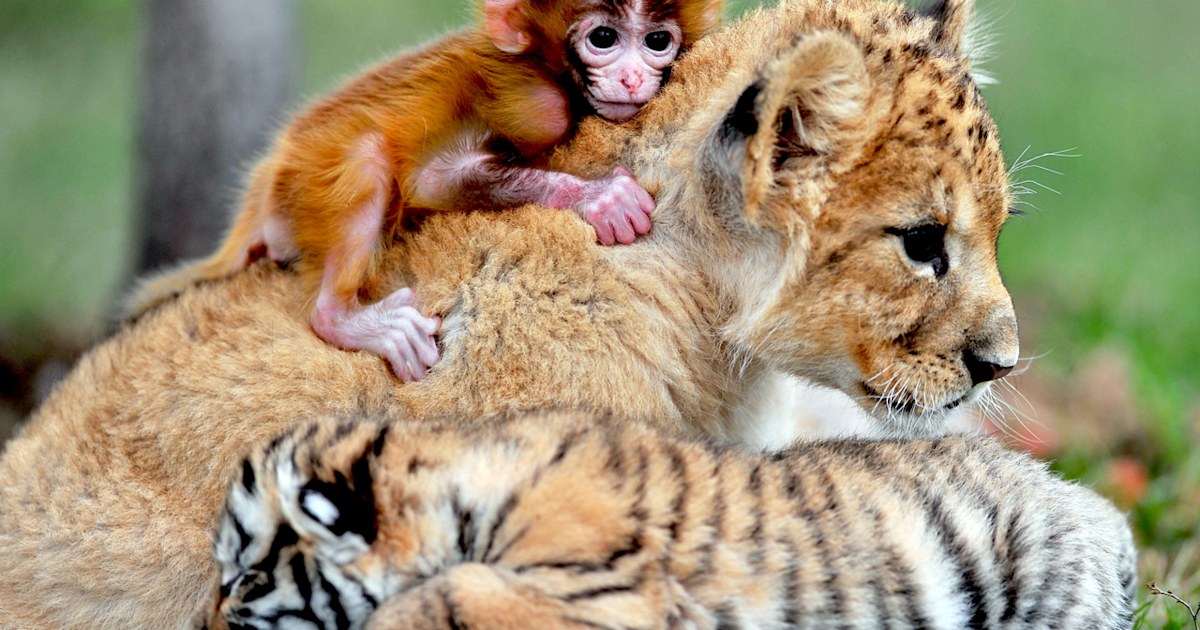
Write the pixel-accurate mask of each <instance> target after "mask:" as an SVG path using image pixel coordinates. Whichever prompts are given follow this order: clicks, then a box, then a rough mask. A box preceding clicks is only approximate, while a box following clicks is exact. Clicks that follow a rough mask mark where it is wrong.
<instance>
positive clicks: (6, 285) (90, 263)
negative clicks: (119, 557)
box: [0, 0, 1200, 628]
mask: <svg viewBox="0 0 1200 630" xmlns="http://www.w3.org/2000/svg"><path fill="white" fill-rule="evenodd" d="M753 4H758V3H757V2H753V1H748V0H743V1H740V2H738V1H735V2H730V5H731V6H730V12H731V13H735V14H736V13H737V12H740V11H741V10H742V9H744V8H745V7H747V6H750V5H753ZM980 4H981V5H982V9H983V10H984V11H985V12H986V13H989V14H991V15H992V16H993V17H994V19H995V22H996V30H997V31H998V34H999V42H998V45H997V47H996V50H997V52H998V53H999V57H998V58H997V59H996V60H994V61H993V62H991V63H990V64H988V68H989V69H990V70H991V72H992V73H993V74H995V75H996V76H997V77H998V78H999V79H1000V81H1001V82H1000V84H999V85H996V86H992V87H989V88H987V89H986V90H985V95H986V96H987V99H988V101H989V105H990V108H991V110H992V112H993V114H994V116H995V118H996V120H997V122H998V123H999V125H1000V129H1001V135H1002V137H1003V139H1004V143H1005V149H1006V153H1007V155H1008V156H1009V158H1010V161H1011V160H1013V159H1015V158H1016V157H1017V156H1018V155H1019V154H1020V153H1021V152H1022V151H1023V150H1025V149H1026V147H1029V151H1030V154H1039V153H1043V152H1052V151H1059V150H1065V149H1071V150H1072V153H1074V154H1077V155H1078V156H1079V157H1075V158H1061V159H1052V158H1050V159H1046V160H1043V161H1040V162H1038V164H1041V165H1043V166H1046V167H1048V168H1052V169H1055V170H1058V171H1060V172H1062V175H1054V174H1050V173H1046V172H1042V171H1038V170H1036V169H1026V170H1025V171H1022V172H1020V173H1017V174H1016V176H1017V177H1018V178H1021V177H1023V176H1026V175H1029V176H1032V177H1033V178H1034V179H1036V180H1037V181H1038V182H1040V183H1042V184H1044V185H1047V186H1050V187H1053V188H1055V189H1057V190H1058V191H1059V192H1060V193H1061V194H1053V193H1050V192H1042V193H1040V194H1038V195H1037V196H1035V197H1032V198H1029V199H1028V200H1029V201H1032V202H1033V203H1034V204H1036V205H1037V208H1038V209H1031V210H1030V211H1029V213H1028V216H1026V217H1024V218H1022V219H1018V220H1014V221H1012V222H1010V224H1009V226H1008V227H1006V229H1005V233H1004V235H1003V237H1002V239H1001V267H1002V270H1003V272H1004V274H1005V277H1006V280H1007V282H1008V284H1009V286H1010V288H1011V289H1012V291H1013V294H1014V299H1015V301H1016V303H1017V308H1018V311H1019V313H1020V314H1021V324H1022V327H1023V329H1024V330H1025V331H1026V332H1027V333H1029V334H1027V335H1026V339H1027V340H1028V342H1029V343H1027V348H1026V350H1025V353H1026V354H1027V355H1043V354H1044V355H1045V356H1044V357H1042V358H1040V359H1038V360H1037V361H1036V362H1035V363H1034V367H1033V370H1032V372H1031V376H1032V377H1034V378H1039V379H1042V380H1045V381H1047V382H1053V383H1062V382H1066V381H1068V380H1069V379H1070V378H1072V376H1073V375H1078V374H1081V373H1083V372H1085V371H1086V369H1087V367H1088V365H1089V362H1090V361H1092V358H1091V357H1093V356H1094V353H1095V352H1096V351H1097V349H1109V350H1111V351H1113V352H1116V353H1117V354H1118V355H1120V356H1122V357H1125V358H1126V359H1127V363H1128V369H1129V374H1128V379H1127V380H1128V381H1129V383H1128V387H1129V389H1130V392H1131V393H1132V395H1133V398H1134V400H1135V403H1136V404H1135V411H1134V413H1135V415H1136V420H1137V424H1136V429H1135V430H1134V431H1133V432H1132V434H1131V435H1117V436H1114V437H1113V439H1111V440H1109V441H1107V442H1106V444H1107V445H1106V446H1104V447H1102V448H1101V447H1096V446H1089V447H1082V446H1079V445H1077V444H1067V445H1066V446H1065V447H1063V448H1062V449H1060V450H1059V451H1057V452H1054V453H1052V455H1053V456H1054V457H1055V460H1056V463H1055V465H1056V467H1057V468H1058V469H1059V470H1060V471H1062V472H1063V473H1064V474H1066V475H1068V476H1070V477H1072V478H1077V479H1081V480H1083V481H1085V482H1087V483H1090V484H1093V485H1097V486H1099V487H1100V488H1101V489H1102V490H1105V491H1112V489H1111V487H1110V486H1112V484H1113V483H1114V482H1113V480H1112V479H1110V478H1108V474H1109V473H1108V470H1109V468H1108V467H1109V465H1110V463H1111V462H1112V461H1114V459H1115V458H1118V457H1131V458H1133V459H1135V460H1136V461H1138V462H1140V465H1142V466H1144V468H1145V469H1146V470H1147V471H1148V472H1149V475H1150V481H1149V484H1148V486H1147V488H1146V490H1145V492H1144V493H1143V494H1142V495H1141V496H1140V497H1138V498H1137V500H1136V502H1134V503H1133V504H1131V505H1128V506H1127V507H1128V509H1130V514H1131V521H1132V522H1133V524H1134V526H1135V528H1136V530H1137V533H1138V536H1139V540H1140V542H1141V544H1142V545H1143V546H1144V547H1145V548H1146V550H1147V553H1146V554H1145V555H1146V558H1147V560H1146V563H1147V564H1146V565H1145V573H1146V579H1152V578H1153V579H1159V580H1160V585H1161V586H1162V587H1163V588H1165V589H1167V588H1169V589H1173V590H1175V592H1176V593H1178V594H1180V595H1181V596H1182V597H1184V598H1185V599H1190V600H1191V601H1200V580H1197V579H1195V574H1196V572H1197V571H1200V553H1195V554H1191V555H1189V554H1188V553H1185V552H1186V551H1187V550H1188V549H1191V548H1192V547H1189V545H1193V546H1194V545H1195V544H1196V540H1197V538H1198V533H1200V525H1198V523H1197V520H1198V516H1197V512H1200V507H1198V506H1200V454H1198V451H1197V449H1196V448H1194V446H1193V445H1194V444H1197V440H1198V439H1200V435H1198V433H1200V383H1198V382H1197V375H1198V374H1200V308H1198V306H1200V177H1197V175H1196V174H1197V173H1200V116H1197V115H1196V107H1197V105H1196V104H1197V103H1200V80H1197V75H1196V60H1198V59H1200V38H1197V37H1196V36H1195V34H1194V30H1195V27H1196V25H1197V24H1200V2H1196V1H1195V0H1162V1H1161V2H1157V3H1154V5H1153V7H1150V6H1146V7H1142V6H1140V5H1131V4H1123V5H1118V4H1111V3H1096V2H1094V1H1093V0H1054V1H1053V2H1048V1H1043V2H1014V1H1013V0H990V1H989V0H980ZM467 6H468V3H467V2H466V1H465V0H462V1H460V0H454V1H450V2H440V3H433V2H424V1H420V2H418V1H416V0H413V1H410V2H395V1H394V0H367V1H360V2H355V3H353V6H352V8H351V7H349V6H348V5H346V4H344V3H331V2H322V1H319V0H303V1H301V2H299V17H300V24H301V31H302V32H301V37H300V39H301V41H302V43H303V56H304V60H303V61H304V64H303V67H304V69H305V70H304V74H303V81H302V89H301V93H300V94H298V95H297V98H296V104H297V105H298V104H299V103H302V102H304V101H305V100H307V99H308V97H311V96H312V95H316V94H320V93H322V92H325V91H327V90H329V89H331V88H332V87H333V86H334V85H336V84H337V83H338V82H339V81H340V80H342V79H343V78H344V77H346V76H348V75H350V74H352V73H354V72H355V71H356V70H358V69H359V68H361V67H362V66H364V65H366V64H368V63H370V62H373V61H375V60H378V59H379V58H381V57H383V56H384V55H386V54H388V53H390V52H392V51H394V50H396V49H397V48H401V47H404V46H411V45H413V44H415V43H418V42H421V41H424V40H427V39H430V38H432V37H435V36H436V35H438V34H440V33H442V32H445V31H446V30H448V29H450V28H454V27H456V26H458V25H461V24H464V23H466V22H467V21H468V20H469V19H470V15H471V12H470V10H469V9H468V8H466V7H467ZM137 7H138V5H137V3H136V2H134V0H56V1H55V2H45V1H43V0H6V1H5V2H4V3H0V355H7V356H8V357H9V358H10V360H13V359H14V358H15V360H17V361H36V360H37V357H39V356H41V355H44V354H46V353H49V352H51V351H54V349H55V348H58V347H61V346H64V345H65V346H68V347H71V346H81V345H82V344H84V343H86V342H87V341H88V340H89V339H91V338H93V337H94V336H95V335H97V334H98V333H99V332H100V331H102V330H103V328H104V325H105V322H106V318H107V316H108V313H109V312H110V309H111V308H112V307H111V305H112V303H113V302H114V300H115V296H116V295H117V293H118V291H119V290H120V289H121V287H122V286H123V284H124V283H125V282H126V275H127V274H128V269H129V265H130V262H129V259H128V253H129V252H130V251H131V248H132V244H131V237H130V234H131V225H132V224H133V221H134V218H133V216H132V213H131V207H132V203H133V194H132V191H133V178H134V172H133V139H134V129H135V121H136V107H137V103H136V94H137V87H138V80H137V72H138V67H139V39H138V29H139V27H140V24H139V16H138V10H137ZM0 367H2V366H0ZM0 374H2V372H0ZM1081 391H1085V392H1086V388H1085V389H1084V390H1081ZM1079 396H1083V397H1086V393H1085V394H1080V395H1078V396H1077V397H1079ZM1055 404H1058V403H1055ZM1060 406H1061V407H1062V408H1061V409H1060V408H1056V407H1055V406H1054V404H1051V405H1050V406H1049V407H1043V408H1041V409H1039V410H1038V411H1037V412H1036V413H1037V415H1038V416H1039V417H1043V418H1046V420H1045V422H1046V423H1047V424H1049V425H1050V429H1051V430H1055V431H1060V432H1062V433H1063V434H1064V435H1066V434H1068V433H1070V431H1071V430H1072V426H1073V425H1078V426H1076V427H1075V430H1078V427H1079V426H1082V427H1084V429H1085V430H1087V431H1093V432H1095V433H1101V434H1102V433H1105V432H1116V431H1118V429H1117V428H1116V427H1110V426H1105V425H1103V424H1098V421H1097V420H1096V417H1100V416H1099V415H1097V414H1093V413H1092V412H1090V411H1087V410H1086V406H1085V410H1084V411H1080V410H1079V408H1077V407H1074V406H1071V405H1070V404H1065V403H1064V404H1062V405H1060ZM2 407H3V405H0V412H4V409H3V408H2ZM2 416H3V413H0V424H3V421H2ZM1056 422H1057V423H1060V424H1058V425H1055V424H1054V423H1056ZM1089 423H1090V424H1089ZM1122 430H1123V429H1122ZM2 435H3V427H2V426H0V436H2ZM1156 563H1157V564H1156ZM1172 578H1177V581H1178V582H1179V583H1177V584H1172V583H1167V582H1166V580H1168V579H1172ZM1141 597H1142V599H1143V600H1144V601H1152V605H1151V606H1149V607H1148V608H1147V610H1146V612H1145V615H1146V618H1145V620H1144V621H1143V626H1144V627H1148V628H1149V627H1160V626H1162V627H1190V626H1189V625H1188V624H1189V623H1190V619H1188V618H1187V617H1186V612H1185V611H1183V609H1182V607H1181V606H1178V605H1166V603H1164V602H1163V601H1162V599H1161V598H1158V599H1153V600H1150V599H1149V598H1148V595H1146V594H1145V593H1143V594H1142V595H1141Z"/></svg>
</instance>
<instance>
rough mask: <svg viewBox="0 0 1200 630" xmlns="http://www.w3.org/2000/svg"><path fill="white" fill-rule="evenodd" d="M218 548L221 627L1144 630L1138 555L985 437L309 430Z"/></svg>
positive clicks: (1116, 521)
mask: <svg viewBox="0 0 1200 630" xmlns="http://www.w3.org/2000/svg"><path fill="white" fill-rule="evenodd" d="M215 553H216V559H217V562H218V563H219V565H220V573H221V584H220V586H219V595H217V596H216V597H215V599H216V603H215V605H213V606H212V607H211V608H209V609H208V610H206V611H204V612H202V613H201V615H202V616H203V617H204V618H203V620H202V622H203V623H205V624H207V625H208V627H212V628H224V627H232V628H268V627H283V628H286V627H304V628H311V627H316V628H360V627H364V626H365V627H368V628H468V627H469V628H634V627H636V628H782V627H788V628H791V627H810V628H825V627H832V626H838V627H842V626H849V627H855V628H883V627H888V628H966V627H974V628H1010V627H1014V628H1015V627H1020V628H1027V627H1035V628H1040V627H1058V628H1066V627H1073V628H1127V627H1129V626H1130V625H1131V620H1130V608H1131V593H1132V586H1133V580H1134V563H1135V552H1134V548H1133V542H1132V539H1131V537H1130V531H1129V528H1128V526H1127V525H1126V523H1125V521H1124V519H1123V518H1122V516H1121V515H1120V514H1119V513H1118V512H1117V511H1116V510H1115V509H1114V508H1113V507H1112V505H1110V504H1109V503H1108V502H1106V501H1104V500H1103V499H1101V498H1099V497H1098V496H1097V495H1095V494H1094V493H1092V492H1091V491H1089V490H1087V489H1085V488H1082V487H1079V486H1076V485H1072V484H1070V483H1066V482H1064V481H1062V480H1060V479H1058V478H1057V477H1056V476H1054V475H1053V474H1051V473H1050V472H1048V471H1047V470H1046V467H1045V466H1044V465H1043V464H1041V463H1039V462H1037V461H1035V460H1033V459H1032V458H1030V457H1028V456H1026V455H1024V454H1018V453H1014V452H1010V451H1007V450H1005V449H1004V448H1002V447H1001V446H999V445H998V444H996V443H995V442H993V441H991V440H989V439H980V438H972V439H966V438H946V439H941V440H933V441H917V442H887V441H884V442H866V441H830V442H823V443H812V444H803V445H799V446H795V447H793V448H791V449H790V450H787V451H783V452H779V453H775V454H751V453H746V452H743V451H738V450H734V449H731V448H725V447H721V446H715V445H713V444H708V443H703V442H697V441H685V440H681V439H675V438H667V437H664V436H662V435H661V434H659V433H657V432H655V431H654V430H652V429H649V428H645V427H640V426H636V425H629V424H627V423H615V422H606V421H605V419H604V418H596V417H593V416H590V415H586V414H571V413H557V414H546V415H539V416H531V417H524V418H515V419H502V420H495V421H491V422H480V423H461V422H459V423H449V422H448V423H446V424H438V423H435V422H423V423H411V422H384V421H373V420H361V419H348V420H347V419H342V420H339V419H336V418H324V419H320V420H317V421H314V422H310V423H302V424H301V426H300V427H299V428H297V429H295V430H294V431H291V432H290V433H288V434H286V435H284V436H282V437H280V438H278V439H276V440H275V441H274V442H272V443H271V444H270V445H269V446H267V447H266V448H265V449H260V450H259V451H258V452H255V453H254V454H252V455H251V456H250V457H249V458H248V459H247V460H246V462H245V463H244V465H243V466H242V473H241V478H240V479H238V480H236V481H235V482H234V483H232V485H231V488H230V491H229V495H228V499H227V503H226V507H225V510H224V512H223V514H222V515H221V516H220V519H219V523H218V528H217V534H216V551H215Z"/></svg>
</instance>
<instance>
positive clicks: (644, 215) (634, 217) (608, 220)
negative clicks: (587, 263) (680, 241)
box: [575, 166, 654, 245]
mask: <svg viewBox="0 0 1200 630" xmlns="http://www.w3.org/2000/svg"><path fill="white" fill-rule="evenodd" d="M575 211H576V212H577V213H579V216H581V217H583V219H584V220H585V221H587V222H588V223H590V224H592V227H594V228H596V239H597V240H599V241H600V242H601V243H603V244H605V245H612V244H614V243H624V244H629V243H632V242H633V241H634V239H636V238H637V237H638V235H639V234H645V233H647V232H649V231H650V213H652V212H654V198H653V197H651V196H650V193H648V192H646V191H645V190H644V189H643V188H642V187H641V186H639V185H638V183H637V181H636V180H634V178H633V173H630V172H629V170H628V169H626V168H625V167H623V166H618V167H617V168H615V169H613V171H612V172H611V173H609V174H608V176H606V177H604V178H603V179H598V180H595V181H591V182H587V185H586V188H585V190H584V195H583V199H582V200H581V201H580V202H579V205H578V206H576V209H575Z"/></svg>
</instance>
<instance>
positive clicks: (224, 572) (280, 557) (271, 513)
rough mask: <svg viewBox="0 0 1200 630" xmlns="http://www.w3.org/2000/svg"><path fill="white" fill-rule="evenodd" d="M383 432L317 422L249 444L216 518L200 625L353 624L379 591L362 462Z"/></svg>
mask: <svg viewBox="0 0 1200 630" xmlns="http://www.w3.org/2000/svg"><path fill="white" fill-rule="evenodd" d="M386 433H387V431H386V429H384V428H383V427H382V426H381V425H379V424H375V423H372V422H369V421H362V420H358V421H355V422H349V421H337V420H334V419H326V420H324V421H320V422H315V423H312V424H307V425H303V426H301V427H300V428H298V429H296V430H295V431H292V432H291V433H288V434H285V435H283V436H281V437H279V438H277V439H276V440H275V441H274V442H272V443H271V444H270V445H269V446H267V447H266V448H265V449H256V451H255V452H254V453H253V454H251V455H250V456H248V457H247V458H246V459H245V460H244V461H243V463H242V468H241V475H240V478H238V479H236V480H235V481H234V482H233V483H231V485H230V489H229V492H228V495H227V498H226V502H225V508H224V510H223V512H222V514H221V515H220V517H219V518H218V521H217V528H216V539H215V542H214V555H215V559H216V561H217V564H218V567H219V570H220V586H219V589H218V594H217V596H216V598H215V599H216V602H215V604H214V605H213V607H212V608H210V609H207V610H205V611H203V612H202V613H201V615H202V618H201V619H199V620H197V624H196V625H197V626H201V627H205V628H226V627H228V628H278V627H291V626H293V625H294V626H298V627H305V628H311V627H316V628H347V627H350V628H358V627H362V625H363V623H365V621H366V619H367V617H368V616H369V615H370V614H371V612H372V611H374V610H375V608H376V607H377V605H378V602H379V601H381V600H382V599H383V598H384V593H385V588H386V585H385V582H386V579H385V578H384V577H383V575H384V574H383V571H382V570H380V569H379V568H378V567H377V566H372V565H371V564H370V563H369V562H361V560H369V558H365V556H367V552H368V551H369V550H370V548H371V545H372V543H373V542H375V539H376V536H377V534H376V532H377V528H376V506H375V497H374V489H373V485H372V479H371V462H372V460H373V458H374V457H375V456H377V455H378V452H377V451H378V449H379V448H381V446H382V443H383V439H384V438H385V436H386Z"/></svg>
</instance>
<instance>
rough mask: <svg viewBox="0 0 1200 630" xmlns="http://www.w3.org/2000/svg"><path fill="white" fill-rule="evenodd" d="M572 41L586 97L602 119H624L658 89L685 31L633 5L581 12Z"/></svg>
mask: <svg viewBox="0 0 1200 630" xmlns="http://www.w3.org/2000/svg"><path fill="white" fill-rule="evenodd" d="M568 40H569V45H570V49H571V52H572V53H573V59H572V62H573V63H572V64H571V65H572V67H573V68H574V78H575V81H576V83H577V84H578V85H579V88H580V91H581V92H582V94H583V97H584V99H585V100H587V102H588V104H589V105H591V107H592V109H594V110H595V111H596V113H597V114H599V115H600V116H601V117H603V118H605V119H607V120H611V121H614V122H622V121H625V120H629V119H630V118H632V117H633V116H634V114H637V113H638V111H639V110H640V109H641V108H642V106H643V105H645V104H646V102H647V101H649V100H650V99H651V98H653V97H654V95H655V94H657V93H658V90H659V88H660V87H662V84H663V80H664V79H663V76H664V70H665V69H666V68H668V67H669V66H670V65H671V63H672V62H673V61H675V57H676V56H677V55H678V54H679V49H680V46H681V45H682V42H683V35H682V32H681V31H680V29H679V26H678V25H677V24H676V23H675V22H674V21H659V20H654V19H652V18H651V16H649V15H646V14H644V13H642V12H641V11H639V10H636V9H633V8H629V9H627V10H626V11H624V12H623V13H622V14H621V15H614V14H610V13H605V12H592V13H588V14H585V15H583V16H582V17H580V18H579V19H578V20H577V21H576V22H575V24H574V25H573V26H572V27H571V29H570V32H569V33H568Z"/></svg>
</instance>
